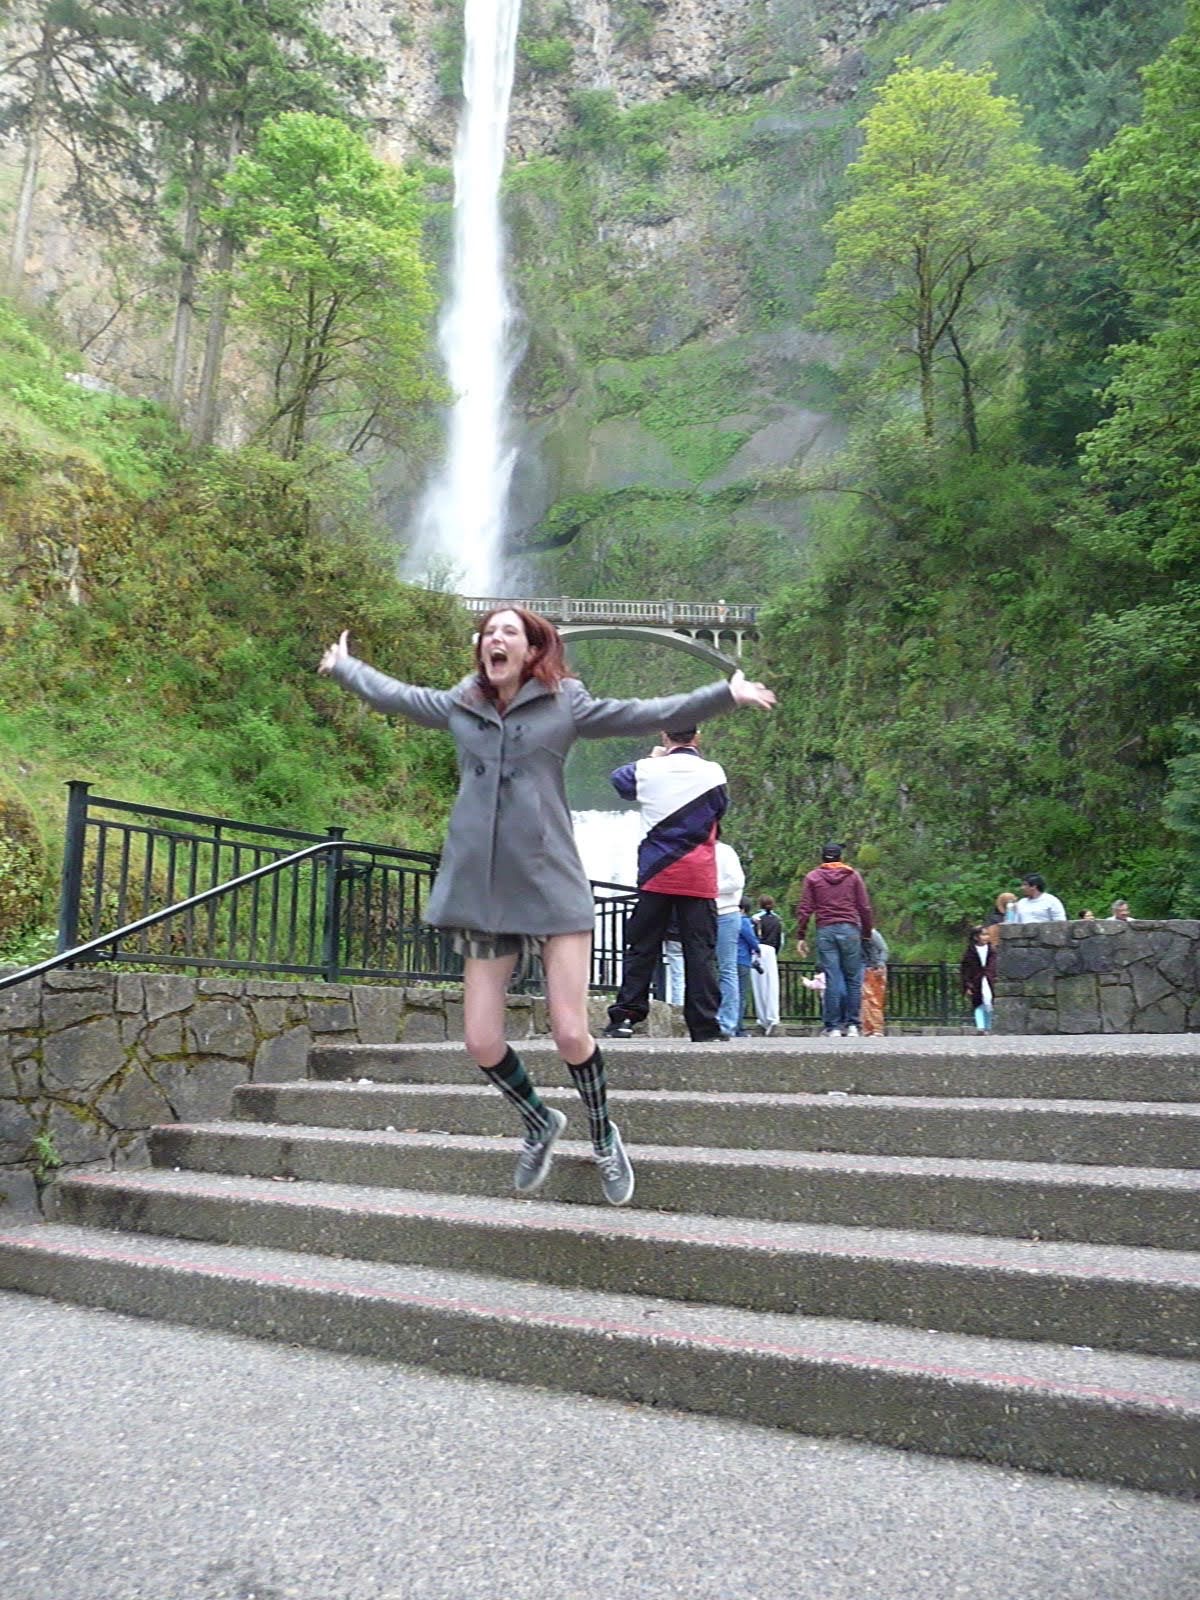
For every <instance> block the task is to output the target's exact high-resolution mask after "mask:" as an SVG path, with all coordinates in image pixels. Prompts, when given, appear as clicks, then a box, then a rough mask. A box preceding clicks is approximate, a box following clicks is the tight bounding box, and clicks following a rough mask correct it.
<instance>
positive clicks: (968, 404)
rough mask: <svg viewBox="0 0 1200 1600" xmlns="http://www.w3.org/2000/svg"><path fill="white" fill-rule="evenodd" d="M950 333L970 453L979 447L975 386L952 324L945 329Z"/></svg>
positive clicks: (968, 364) (973, 452)
mask: <svg viewBox="0 0 1200 1600" xmlns="http://www.w3.org/2000/svg"><path fill="white" fill-rule="evenodd" d="M946 332H947V333H948V334H949V335H950V344H951V347H952V349H953V351H954V359H955V360H956V361H957V362H958V370H959V376H960V377H961V379H962V417H963V428H964V430H965V431H966V435H967V446H968V448H969V449H970V452H971V454H972V455H974V454H975V453H976V452H977V451H978V449H979V424H978V421H977V419H976V416H975V388H974V384H973V381H972V378H971V367H970V363H969V362H968V361H967V358H966V356H965V354H964V353H963V348H962V346H961V345H960V344H959V342H958V335H957V334H956V333H955V331H954V325H953V323H951V325H950V326H949V327H948V328H947V329H946Z"/></svg>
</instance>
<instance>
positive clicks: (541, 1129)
mask: <svg viewBox="0 0 1200 1600" xmlns="http://www.w3.org/2000/svg"><path fill="white" fill-rule="evenodd" d="M480 1071H481V1072H482V1073H483V1075H484V1077H486V1078H490V1079H491V1080H492V1082H493V1083H494V1084H495V1085H496V1087H497V1089H499V1091H500V1093H501V1094H502V1095H503V1096H504V1098H505V1099H506V1100H508V1101H510V1102H511V1103H512V1104H513V1105H514V1106H516V1108H517V1110H518V1111H519V1112H520V1113H521V1120H522V1122H523V1123H524V1124H525V1132H526V1133H527V1134H528V1135H529V1137H530V1138H531V1139H540V1138H541V1136H542V1134H544V1133H545V1131H546V1129H547V1128H548V1127H549V1126H550V1116H549V1113H548V1112H547V1110H546V1107H545V1104H544V1102H543V1100H542V1097H541V1095H539V1094H538V1092H537V1090H536V1089H535V1088H534V1086H533V1080H532V1079H531V1078H530V1076H529V1074H528V1073H527V1072H526V1071H525V1063H524V1062H523V1061H522V1060H521V1058H520V1056H519V1055H518V1054H517V1052H516V1051H515V1050H514V1049H513V1047H512V1045H509V1047H508V1051H507V1054H506V1055H505V1057H504V1060H503V1061H501V1062H500V1063H499V1064H498V1065H497V1066H494V1067H481V1068H480Z"/></svg>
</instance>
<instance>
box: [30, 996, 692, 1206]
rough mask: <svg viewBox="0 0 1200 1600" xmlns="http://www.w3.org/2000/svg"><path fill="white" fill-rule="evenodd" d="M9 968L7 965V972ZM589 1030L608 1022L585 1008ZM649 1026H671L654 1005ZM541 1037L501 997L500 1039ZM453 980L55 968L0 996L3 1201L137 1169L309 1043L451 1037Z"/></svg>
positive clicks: (539, 1006) (285, 1065) (454, 1027)
mask: <svg viewBox="0 0 1200 1600" xmlns="http://www.w3.org/2000/svg"><path fill="white" fill-rule="evenodd" d="M10 970H11V969H10ZM590 1005H591V1009H592V1013H593V1015H592V1025H593V1027H594V1028H595V1029H597V1030H599V1029H600V1028H601V1027H602V1026H603V1025H604V1022H605V1020H607V1019H606V1015H605V1000H604V999H603V997H598V998H594V999H593V1000H592V1001H591V1002H590ZM651 1009H652V1017H651V1022H650V1031H651V1032H654V1033H657V1034H660V1035H668V1034H670V1033H671V1031H672V1024H671V1017H670V1011H669V1008H668V1007H666V1006H662V1005H659V1004H658V1003H657V1002H655V1003H653V1004H652V1008H651ZM548 1032H549V1027H548V1024H547V1018H546V1005H545V1001H544V1000H542V999H540V998H536V997H530V996H526V995H513V996H510V998H509V1035H510V1037H511V1038H513V1039H523V1038H531V1037H534V1036H536V1035H539V1034H545V1033H548ZM462 1036H463V1018H462V990H461V988H458V987H448V988H444V989H434V988H407V989H400V988H395V989H391V988H384V987H379V986H374V985H351V984H332V983H311V982H309V983H264V982H259V981H256V980H253V979H248V980H241V979H236V978H192V977H182V976H177V975H175V974H164V973H152V972H86V971H60V972H52V973H48V974H47V975H46V976H45V977H44V978H41V979H34V980H32V981H31V982H29V983H27V984H18V985H17V986H16V987H14V988H12V989H6V990H3V991H0V1209H3V1208H4V1207H6V1206H9V1207H17V1208H19V1209H22V1210H27V1209H30V1208H32V1207H33V1206H35V1205H36V1204H37V1202H38V1199H39V1197H40V1193H41V1190H42V1189H43V1187H44V1186H45V1184H46V1183H47V1182H48V1181H50V1180H51V1179H52V1177H53V1176H54V1173H55V1172H57V1171H68V1170H70V1171H78V1170H82V1169H85V1168H88V1167H103V1168H110V1167H119V1166H130V1165H134V1166H144V1165H145V1164H146V1160H147V1155H146V1134H147V1132H148V1130H149V1129H150V1128H151V1127H153V1126H154V1125H155V1124H156V1123H161V1122H194V1121H199V1120H201V1119H204V1118H211V1117H226V1116H228V1115H229V1108H230V1097H231V1095H232V1093H233V1090H234V1088H235V1087H236V1086H237V1085H238V1084H239V1083H250V1082H278V1081H280V1080H282V1079H287V1078H302V1077H303V1076H304V1075H305V1071H306V1065H307V1061H308V1051H309V1046H310V1045H313V1044H325V1043H332V1042H335V1041H336V1042H337V1043H339V1044H344V1043H351V1044H396V1043H399V1042H401V1041H404V1042H411V1041H416V1042H428V1041H435V1040H445V1039H461V1038H462Z"/></svg>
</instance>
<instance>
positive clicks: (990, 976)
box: [958, 927, 996, 1033]
mask: <svg viewBox="0 0 1200 1600" xmlns="http://www.w3.org/2000/svg"><path fill="white" fill-rule="evenodd" d="M958 971H959V978H960V980H961V983H962V992H963V994H964V995H965V996H966V998H967V1002H968V1004H969V1005H970V1006H971V1007H972V1009H973V1011H974V1014H975V1026H976V1028H977V1029H978V1030H979V1032H980V1033H991V1031H992V1007H993V1004H994V1000H993V996H994V993H995V988H996V947H995V945H994V944H993V943H992V942H991V940H990V939H989V938H988V937H987V930H986V929H985V928H983V927H978V928H972V929H971V931H970V933H969V934H968V936H967V948H966V949H965V950H964V951H963V954H962V960H961V961H960V962H959V964H958Z"/></svg>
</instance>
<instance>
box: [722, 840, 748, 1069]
mask: <svg viewBox="0 0 1200 1600" xmlns="http://www.w3.org/2000/svg"><path fill="white" fill-rule="evenodd" d="M745 887H746V874H745V873H744V872H743V871H742V863H741V861H740V859H739V857H738V853H737V851H736V850H735V849H734V848H733V846H732V845H731V844H726V843H725V841H724V839H718V840H717V977H718V979H719V981H720V985H721V1006H720V1010H719V1011H718V1012H717V1025H718V1027H719V1029H720V1033H721V1038H722V1039H732V1038H733V1037H734V1036H735V1035H736V1033H737V1031H738V1005H739V1003H740V991H739V989H738V935H739V934H740V932H741V926H742V890H743V889H744V888H745Z"/></svg>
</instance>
